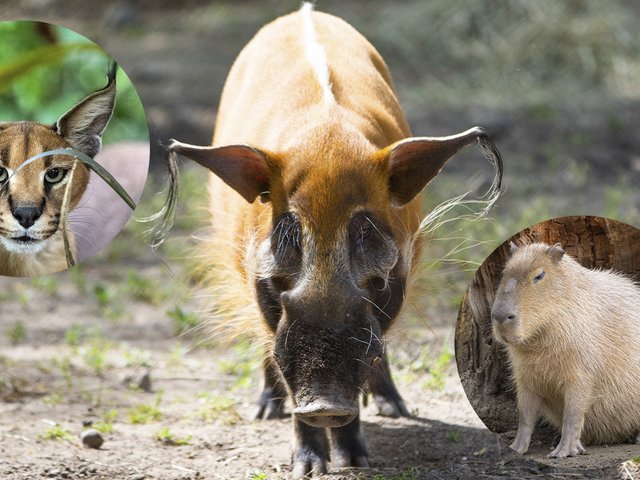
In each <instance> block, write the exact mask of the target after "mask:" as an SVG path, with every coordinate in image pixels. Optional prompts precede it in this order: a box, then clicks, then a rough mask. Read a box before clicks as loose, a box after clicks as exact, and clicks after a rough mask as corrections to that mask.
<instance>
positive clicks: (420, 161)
mask: <svg viewBox="0 0 640 480" xmlns="http://www.w3.org/2000/svg"><path fill="white" fill-rule="evenodd" d="M476 139H477V140H478V143H479V145H480V149H481V150H482V153H483V155H484V156H485V158H487V159H488V160H489V161H490V162H491V163H492V164H493V165H494V168H495V176H494V181H493V185H492V187H491V189H492V190H496V191H499V190H500V184H501V181H502V159H501V158H500V153H499V152H498V149H497V148H496V147H495V145H494V144H493V143H492V142H491V140H489V138H488V137H487V135H486V133H485V132H484V130H483V129H482V128H480V127H473V128H471V129H469V130H467V131H466V132H462V133H458V134H456V135H451V136H448V137H413V138H407V139H405V140H401V141H399V142H396V143H394V144H393V145H391V146H390V147H387V148H386V149H385V150H384V152H385V156H386V157H387V159H388V162H389V168H390V175H389V191H390V193H391V196H392V198H393V200H394V201H395V203H396V204H398V205H404V204H406V203H408V202H410V201H411V200H413V198H414V197H415V196H416V195H417V194H418V193H420V191H421V190H422V189H423V188H424V187H425V186H426V185H427V184H428V183H429V182H430V181H431V180H432V179H433V178H434V177H435V176H436V175H437V174H438V172H440V170H441V169H442V167H443V166H444V164H445V163H446V162H447V160H449V159H450V158H451V157H452V156H453V155H455V154H456V153H457V152H458V151H459V150H460V149H461V148H462V147H465V146H467V145H469V144H470V143H471V142H473V141H474V140H476Z"/></svg>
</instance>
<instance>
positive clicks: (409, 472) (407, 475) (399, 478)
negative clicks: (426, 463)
mask: <svg viewBox="0 0 640 480" xmlns="http://www.w3.org/2000/svg"><path fill="white" fill-rule="evenodd" d="M417 478H418V471H417V470H416V469H415V468H414V467H408V468H407V469H405V471H404V472H402V473H401V474H400V475H395V476H393V477H387V476H386V475H382V474H377V475H374V476H373V480H417Z"/></svg>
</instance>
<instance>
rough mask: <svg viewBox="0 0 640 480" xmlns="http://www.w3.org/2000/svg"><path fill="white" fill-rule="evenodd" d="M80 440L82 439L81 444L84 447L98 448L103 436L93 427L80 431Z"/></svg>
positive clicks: (102, 441)
mask: <svg viewBox="0 0 640 480" xmlns="http://www.w3.org/2000/svg"><path fill="white" fill-rule="evenodd" d="M80 440H82V444H83V445H84V446H85V447H89V448H100V447H101V446H102V444H103V443H104V438H102V434H101V433H100V432H99V431H97V430H95V429H93V428H91V429H89V430H85V431H84V432H82V433H81V434H80Z"/></svg>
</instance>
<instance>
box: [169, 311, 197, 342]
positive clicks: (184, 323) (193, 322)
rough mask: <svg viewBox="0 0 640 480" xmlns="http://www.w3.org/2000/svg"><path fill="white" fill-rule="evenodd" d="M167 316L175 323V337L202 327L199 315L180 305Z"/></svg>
mask: <svg viewBox="0 0 640 480" xmlns="http://www.w3.org/2000/svg"><path fill="white" fill-rule="evenodd" d="M167 316H168V317H169V318H170V319H171V320H172V321H173V332H174V334H175V335H182V334H184V333H187V332H189V331H191V330H193V329H194V328H196V327H197V326H198V325H200V317H199V316H198V315H196V314H195V313H194V312H191V311H189V310H186V309H184V308H182V307H180V306H179V305H176V306H175V307H174V308H173V309H171V310H168V311H167Z"/></svg>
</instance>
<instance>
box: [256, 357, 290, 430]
mask: <svg viewBox="0 0 640 480" xmlns="http://www.w3.org/2000/svg"><path fill="white" fill-rule="evenodd" d="M276 368H277V367H276V366H275V365H274V364H273V362H272V361H271V360H270V359H269V358H265V359H264V362H263V369H264V388H263V389H262V393H261V394H260V398H259V399H258V410H257V411H256V414H255V415H254V419H259V420H269V419H272V418H282V417H284V416H285V415H284V402H285V400H286V398H287V391H286V388H285V386H284V383H283V381H282V380H281V379H280V375H279V374H278V372H277V370H276Z"/></svg>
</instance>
